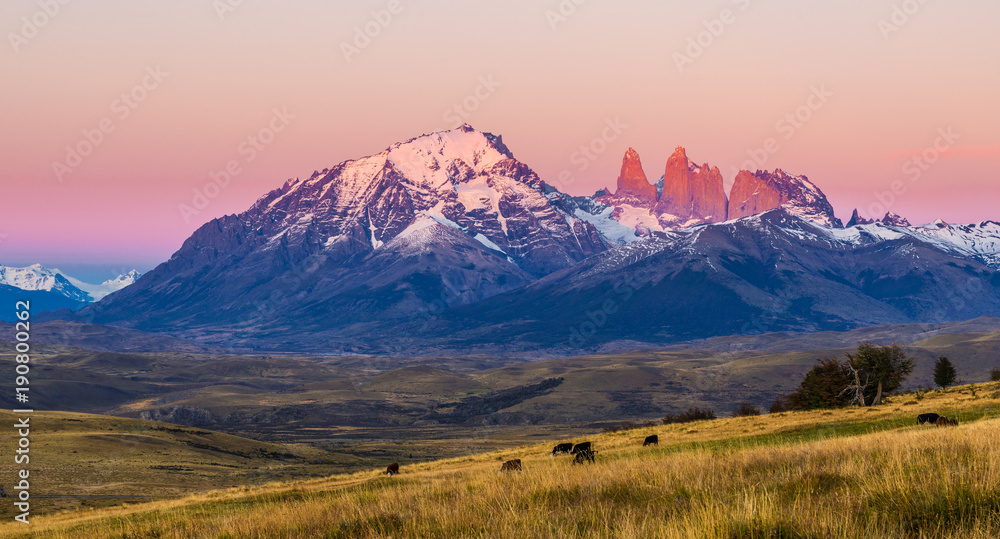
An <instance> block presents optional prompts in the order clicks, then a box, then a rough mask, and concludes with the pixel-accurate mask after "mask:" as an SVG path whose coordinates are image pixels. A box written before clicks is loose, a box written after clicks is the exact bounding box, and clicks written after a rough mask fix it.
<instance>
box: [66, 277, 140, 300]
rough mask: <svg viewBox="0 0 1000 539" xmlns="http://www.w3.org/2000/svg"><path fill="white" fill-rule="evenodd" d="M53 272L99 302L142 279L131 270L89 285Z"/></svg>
mask: <svg viewBox="0 0 1000 539" xmlns="http://www.w3.org/2000/svg"><path fill="white" fill-rule="evenodd" d="M54 271H56V272H57V273H59V274H60V275H62V276H63V277H65V278H66V280H68V281H69V282H70V283H71V284H72V285H73V286H75V287H77V288H79V289H80V290H83V291H84V292H86V293H87V294H89V295H90V297H91V299H92V301H98V300H101V299H103V298H104V296H107V295H108V294H110V293H112V292H117V291H119V290H121V289H122V288H125V287H126V286H129V285H131V284H133V283H135V282H136V281H137V280H139V277H142V274H141V273H139V272H138V271H137V270H131V271H129V272H128V273H124V274H122V275H119V276H118V277H115V278H114V279H108V280H106V281H104V282H103V283H101V284H90V283H85V282H83V281H81V280H79V279H76V278H73V277H70V276H69V275H67V274H66V273H64V272H62V271H59V270H54Z"/></svg>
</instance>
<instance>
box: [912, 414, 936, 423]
mask: <svg viewBox="0 0 1000 539" xmlns="http://www.w3.org/2000/svg"><path fill="white" fill-rule="evenodd" d="M939 417H941V416H939V415H937V414H920V415H918V416H917V424H918V425H923V424H925V423H930V424H931V425H934V424H936V423H937V420H938V418H939Z"/></svg>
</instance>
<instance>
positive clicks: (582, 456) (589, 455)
mask: <svg viewBox="0 0 1000 539" xmlns="http://www.w3.org/2000/svg"><path fill="white" fill-rule="evenodd" d="M596 453H597V451H593V450H591V449H584V450H582V451H580V452H578V453H577V454H576V458H574V459H573V464H584V463H586V462H591V463H593V462H594V454H596Z"/></svg>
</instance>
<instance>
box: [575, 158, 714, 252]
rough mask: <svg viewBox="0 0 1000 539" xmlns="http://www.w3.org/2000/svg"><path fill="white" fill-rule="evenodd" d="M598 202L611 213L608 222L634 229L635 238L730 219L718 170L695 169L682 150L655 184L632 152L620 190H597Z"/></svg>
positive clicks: (623, 166) (619, 181) (623, 162)
mask: <svg viewBox="0 0 1000 539" xmlns="http://www.w3.org/2000/svg"><path fill="white" fill-rule="evenodd" d="M595 200H596V201H597V202H598V203H599V204H601V205H603V206H607V207H611V208H613V210H612V211H611V213H610V217H611V218H612V219H613V220H614V221H615V222H616V223H619V224H621V225H624V226H626V227H630V228H632V229H634V231H635V235H636V236H647V235H649V233H650V231H658V232H662V231H664V230H680V229H683V228H687V227H690V226H695V225H700V224H705V223H719V222H722V221H725V220H726V212H727V208H728V199H727V198H726V192H725V190H724V188H723V185H722V173H721V172H719V168H718V167H710V166H709V165H707V164H705V165H702V166H698V165H696V164H695V163H693V162H692V161H691V160H689V159H688V157H687V152H686V151H685V150H684V148H682V147H680V146H678V147H677V149H676V150H674V153H673V155H671V156H670V159H669V160H668V161H667V168H666V172H665V173H664V175H663V177H661V178H660V180H659V181H658V182H657V183H656V184H655V185H652V184H650V183H649V180H648V179H647V178H646V173H645V172H644V171H643V169H642V163H641V161H640V160H639V154H638V152H636V151H635V150H634V149H632V148H629V149H628V152H627V153H626V154H625V158H624V159H623V160H622V172H621V175H620V176H619V177H618V190H617V191H616V192H615V194H614V195H610V194H608V192H607V189H605V190H604V191H603V192H602V191H598V192H597V195H596V198H595Z"/></svg>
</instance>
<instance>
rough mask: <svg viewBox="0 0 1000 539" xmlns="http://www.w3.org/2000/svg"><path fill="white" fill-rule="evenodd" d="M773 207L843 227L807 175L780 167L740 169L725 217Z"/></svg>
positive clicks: (824, 197) (827, 224)
mask: <svg viewBox="0 0 1000 539" xmlns="http://www.w3.org/2000/svg"><path fill="white" fill-rule="evenodd" d="M777 208H785V209H786V210H787V211H788V212H789V213H791V214H792V215H798V216H800V217H804V218H806V219H809V220H810V221H813V222H814V223H817V224H820V225H823V226H826V227H833V228H842V227H843V224H842V223H841V221H840V219H837V217H836V216H835V215H834V213H833V206H832V205H831V204H830V201H829V200H827V198H826V195H824V194H823V192H822V191H820V189H819V188H818V187H816V186H815V185H814V184H813V183H812V182H811V181H809V178H807V177H805V176H792V175H790V174H788V173H786V172H785V171H783V170H781V169H780V168H779V169H777V170H775V171H774V172H768V171H766V170H758V171H757V172H755V173H751V172H749V171H746V170H743V171H740V173H739V174H738V175H737V176H736V182H735V183H734V184H733V190H732V193H731V197H730V200H729V219H742V218H744V217H749V216H751V215H757V214H760V213H764V212H766V211H769V210H773V209H777Z"/></svg>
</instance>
